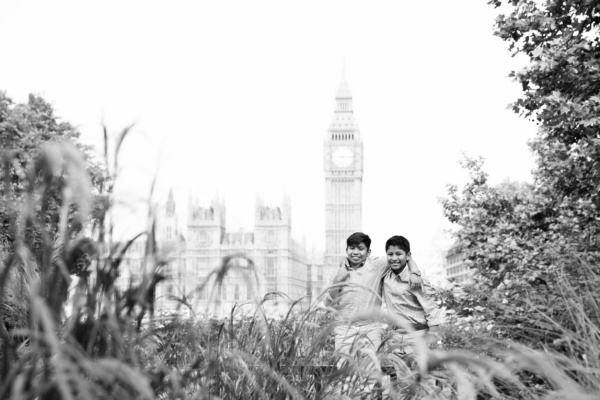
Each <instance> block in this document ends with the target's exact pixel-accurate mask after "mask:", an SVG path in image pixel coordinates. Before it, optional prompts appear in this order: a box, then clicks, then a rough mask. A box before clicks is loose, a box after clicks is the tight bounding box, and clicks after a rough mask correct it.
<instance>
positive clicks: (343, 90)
mask: <svg viewBox="0 0 600 400" xmlns="http://www.w3.org/2000/svg"><path fill="white" fill-rule="evenodd" d="M335 98H336V100H338V99H352V93H350V87H349V86H348V82H347V81H346V68H344V70H343V71H342V80H341V81H340V87H339V89H338V91H337V94H336V95H335Z"/></svg>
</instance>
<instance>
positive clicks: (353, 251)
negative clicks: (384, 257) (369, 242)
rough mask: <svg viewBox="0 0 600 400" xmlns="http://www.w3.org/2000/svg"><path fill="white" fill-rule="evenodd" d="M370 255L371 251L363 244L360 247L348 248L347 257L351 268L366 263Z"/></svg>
mask: <svg viewBox="0 0 600 400" xmlns="http://www.w3.org/2000/svg"><path fill="white" fill-rule="evenodd" d="M370 253H371V250H370V249H367V246H366V245H365V244H364V243H362V242H361V243H359V244H358V245H350V246H348V247H347V248H346V256H347V257H348V261H349V262H350V266H351V267H357V266H359V265H360V264H361V263H363V262H365V260H366V259H367V257H368V256H369V254H370Z"/></svg>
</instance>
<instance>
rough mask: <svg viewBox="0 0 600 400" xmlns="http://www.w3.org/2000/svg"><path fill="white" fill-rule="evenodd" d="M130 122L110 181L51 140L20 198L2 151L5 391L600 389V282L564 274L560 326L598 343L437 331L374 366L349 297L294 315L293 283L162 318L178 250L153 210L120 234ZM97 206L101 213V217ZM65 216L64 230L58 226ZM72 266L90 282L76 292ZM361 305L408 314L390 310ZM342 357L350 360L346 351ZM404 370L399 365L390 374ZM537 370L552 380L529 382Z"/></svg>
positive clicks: (592, 394) (144, 395) (413, 393)
mask: <svg viewBox="0 0 600 400" xmlns="http://www.w3.org/2000/svg"><path fill="white" fill-rule="evenodd" d="M130 129H131V127H128V128H126V129H125V130H123V132H122V133H121V134H120V136H119V139H118V141H117V146H116V150H115V154H114V156H113V159H112V162H110V159H109V152H108V145H105V148H104V154H105V162H106V165H107V166H109V165H110V166H112V171H109V172H108V180H107V181H108V184H107V185H105V186H102V188H101V189H100V191H99V192H94V190H93V189H92V187H91V185H90V182H89V178H88V177H87V176H86V173H85V164H84V161H83V158H82V157H81V156H80V155H79V154H78V153H77V151H76V150H75V149H74V147H73V146H71V145H70V144H69V143H66V142H64V143H58V144H53V145H51V146H48V147H47V148H45V149H44V151H42V153H41V156H40V157H39V158H38V159H37V160H36V162H35V163H33V165H31V166H30V167H29V175H28V181H27V191H26V194H25V196H24V197H23V198H22V199H16V198H15V197H14V195H13V193H12V192H11V190H10V179H9V177H8V171H9V169H8V167H7V166H9V165H10V163H11V156H10V153H4V154H3V155H2V162H3V167H4V172H3V175H4V176H3V179H4V182H5V183H4V192H3V193H2V204H1V207H2V209H3V210H5V213H4V214H5V215H8V216H12V217H13V219H12V220H8V221H7V222H6V223H5V224H4V228H3V229H7V230H8V231H9V232H8V233H9V234H10V235H11V237H12V238H14V240H13V244H12V245H11V246H7V245H6V244H4V243H3V244H2V246H3V247H2V249H1V253H0V261H1V262H2V265H1V268H2V270H1V271H0V300H1V305H2V307H0V317H2V322H3V323H2V324H0V340H1V346H0V361H1V362H0V373H1V375H0V398H2V399H5V398H6V399H9V398H12V399H42V400H46V399H80V398H81V399H113V398H114V399H154V398H165V399H166V398H169V399H171V398H172V399H209V398H221V399H240V398H244V399H265V398H268V399H313V398H314V399H324V398H343V397H340V396H347V397H345V398H357V399H358V398H361V399H369V398H373V397H374V396H375V393H376V392H377V391H379V392H381V393H383V394H384V395H385V396H386V397H389V398H401V399H418V398H423V399H425V398H427V399H473V400H474V399H480V398H481V399H492V398H495V399H496V398H497V399H533V398H552V399H575V398H577V399H592V398H595V399H597V398H600V388H599V385H600V383H599V382H600V379H598V378H599V377H598V373H599V370H600V365H599V360H598V351H599V350H598V349H600V339H599V336H600V335H599V333H598V315H600V313H597V314H596V315H595V316H589V315H586V314H585V313H584V312H583V311H582V308H581V307H580V306H579V305H580V304H581V303H582V302H583V301H588V302H589V301H593V302H596V303H594V304H595V306H596V310H598V304H597V294H596V291H595V290H596V288H595V287H588V289H587V290H588V291H587V292H585V291H584V292H581V291H580V290H577V291H576V290H575V289H574V288H572V287H570V286H569V285H566V286H565V287H564V290H565V292H564V298H565V299H566V305H567V306H568V310H569V312H570V313H571V315H572V317H573V320H574V321H576V322H577V324H576V327H575V329H567V328H564V327H562V326H559V327H557V329H563V333H564V337H565V338H566V339H565V340H567V341H568V343H569V345H571V346H574V345H577V346H579V347H578V348H581V349H584V351H585V353H583V354H582V355H581V356H580V357H571V358H568V357H565V356H563V355H560V354H556V353H551V352H544V351H535V350H532V349H530V348H526V347H523V346H518V345H514V344H513V345H512V349H511V350H510V351H506V350H504V349H505V347H504V348H503V350H502V351H500V350H499V348H494V347H490V348H486V351H487V352H488V355H485V354H483V351H481V352H480V353H477V352H467V351H442V350H435V351H431V350H429V349H428V348H427V347H426V345H425V343H424V342H423V341H420V342H417V344H416V345H415V348H414V350H413V352H412V353H411V354H409V355H405V354H404V349H403V348H402V347H401V345H393V344H392V343H391V341H388V340H384V344H383V345H382V347H381V348H380V349H379V351H378V352H371V353H369V352H364V356H365V357H367V358H368V359H369V360H370V362H371V364H370V365H371V366H372V370H370V371H366V370H365V363H363V362H359V360H357V359H356V358H354V357H345V356H344V355H341V354H336V353H335V352H334V351H333V338H332V335H331V332H332V330H333V329H334V327H335V326H336V324H339V323H347V322H348V321H341V322H340V321H339V320H338V318H337V316H336V310H335V305H334V306H333V307H330V308H325V307H323V306H322V304H321V303H320V299H317V301H316V302H315V303H313V304H312V305H311V306H310V307H309V308H308V309H304V310H299V309H298V308H299V302H298V301H294V302H291V307H290V312H288V314H287V315H285V316H284V317H283V318H282V319H280V320H275V319H269V318H267V316H266V314H265V311H264V305H265V303H266V302H268V301H272V300H273V299H276V298H277V296H284V295H283V294H270V295H269V296H268V297H265V298H263V299H260V298H258V296H254V300H253V304H254V308H253V310H254V311H253V313H251V314H247V315H244V314H242V313H239V314H238V311H239V310H238V309H236V308H234V309H233V310H232V311H231V315H230V318H228V319H225V320H202V319H198V318H184V319H182V318H180V317H179V316H178V315H177V314H173V315H170V316H164V317H161V318H153V314H154V302H155V298H154V293H155V292H156V288H157V285H160V282H161V281H162V280H164V279H165V276H164V275H163V274H162V269H163V267H164V266H165V265H167V264H168V260H167V259H164V258H163V257H162V256H161V255H160V254H159V253H158V251H157V243H156V239H155V227H156V223H155V218H154V215H153V213H152V211H151V212H150V213H149V215H148V224H147V226H148V228H147V231H146V232H144V233H141V234H139V235H136V236H135V237H134V238H132V239H131V240H130V241H129V242H127V243H124V244H120V243H113V241H112V232H113V228H112V222H111V218H110V210H111V205H112V202H113V201H114V199H113V198H112V186H113V184H114V182H115V180H116V179H117V172H118V162H117V160H118V153H119V149H120V148H121V145H122V143H123V140H124V139H125V137H126V136H127V134H128V133H129V132H130ZM105 140H106V141H108V134H107V133H106V129H105ZM57 187H58V188H60V192H59V193H60V195H58V196H57V195H56V188H57ZM152 190H153V189H152ZM150 197H152V193H150ZM94 199H96V200H97V201H100V204H101V205H104V206H101V207H98V204H97V203H94ZM57 201H58V203H56V202H57ZM50 205H52V206H55V207H57V209H58V210H59V212H58V214H57V215H58V221H51V220H49V218H50V214H49V212H50V210H51V207H50ZM92 209H95V210H98V209H100V212H99V213H96V214H95V215H93V216H91V215H90V210H92ZM150 210H152V208H151V207H150ZM54 222H55V223H57V225H56V226H57V229H56V232H55V233H53V231H52V230H49V229H48V225H49V224H50V223H54ZM90 235H91V237H92V238H90V237H89V236H90ZM142 237H143V238H145V240H146V249H145V257H144V263H145V271H146V273H145V274H144V277H143V278H142V280H141V282H140V283H139V284H137V285H134V284H133V283H131V285H130V287H129V288H128V289H127V290H125V291H120V290H118V288H117V286H116V285H115V281H116V280H117V278H118V277H119V271H120V269H121V268H123V266H122V261H123V259H124V257H125V254H126V252H127V249H128V248H129V247H130V246H131V245H132V244H133V243H134V242H135V241H136V240H140V239H141V238H142ZM36 254H38V255H39V256H38V257H36ZM240 258H243V256H242V255H236V256H232V257H227V258H225V259H224V260H223V262H222V264H221V265H220V266H218V267H217V268H216V269H215V270H214V272H213V273H212V274H211V276H210V277H209V279H207V280H206V281H205V282H198V285H197V288H196V290H202V289H204V288H205V287H206V285H209V284H210V285H211V286H212V288H211V291H212V292H213V293H217V292H218V290H219V288H220V285H222V283H223V280H224V279H226V277H227V274H228V272H230V271H232V270H241V271H242V276H243V277H244V281H245V282H246V284H247V285H250V286H253V285H255V282H256V279H255V274H256V270H255V268H254V265H253V263H252V261H251V260H249V259H246V265H247V266H248V267H244V268H242V267H240V264H239V263H238V262H237V261H239V259H240ZM236 260H237V261H236ZM582 265H584V264H582ZM587 267H588V268H589V269H590V271H592V272H593V271H594V270H593V268H592V267H591V266H587ZM72 275H76V276H78V281H77V283H76V285H75V287H74V289H73V291H72V295H71V296H70V298H69V296H68V292H67V288H68V287H69V284H70V283H71V280H72V279H73V278H72ZM253 293H255V294H256V293H257V291H256V290H255V289H254V290H253ZM578 296H579V297H578ZM212 297H213V298H215V299H218V298H219V297H220V296H218V295H216V296H212ZM188 298H189V296H188V295H186V294H184V295H182V296H181V298H180V299H179V300H180V302H181V305H182V307H191V306H190V304H189V303H188ZM217 301H218V300H217ZM68 302H70V303H68ZM67 304H68V305H69V308H70V312H69V315H68V316H66V315H65V307H66V306H67ZM359 318H363V319H369V320H378V321H381V322H385V323H387V324H389V325H392V326H393V325H395V326H405V325H406V324H405V322H404V321H402V320H401V319H399V318H398V317H395V316H391V315H387V314H385V313H377V314H372V315H364V316H360V317H359ZM551 321H552V319H550V320H549V321H548V322H549V323H552V322H551ZM447 329H452V327H448V328H447ZM340 358H342V359H345V360H346V362H345V363H341V364H340V363H339V360H340ZM336 365H341V366H340V367H337V368H336V367H335V366H336ZM380 367H383V369H384V370H385V371H386V373H385V374H384V373H383V372H382V371H381V369H380ZM391 371H394V372H395V375H396V378H395V379H393V380H391V381H390V380H389V379H387V373H390V372H391ZM525 372H529V373H531V374H534V375H536V376H538V377H539V378H540V380H541V381H542V382H543V384H541V385H538V386H536V385H531V384H529V383H528V382H524V381H523V379H522V376H523V373H525ZM374 377H375V381H376V382H378V384H375V385H374V384H373V382H374V380H373V378H374Z"/></svg>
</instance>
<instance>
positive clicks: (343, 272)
mask: <svg viewBox="0 0 600 400" xmlns="http://www.w3.org/2000/svg"><path fill="white" fill-rule="evenodd" d="M349 276H350V271H348V270H347V269H346V268H340V269H338V272H337V274H335V277H334V278H333V284H334V285H335V284H336V283H341V282H344V281H345V280H346V279H348V277H349Z"/></svg>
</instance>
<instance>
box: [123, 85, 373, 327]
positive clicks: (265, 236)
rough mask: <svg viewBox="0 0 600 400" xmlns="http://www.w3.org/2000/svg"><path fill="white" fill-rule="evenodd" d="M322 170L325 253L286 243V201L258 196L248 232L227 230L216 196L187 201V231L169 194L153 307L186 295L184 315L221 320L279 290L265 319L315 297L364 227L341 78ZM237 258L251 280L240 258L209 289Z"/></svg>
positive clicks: (356, 154) (140, 264)
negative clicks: (219, 283)
mask: <svg viewBox="0 0 600 400" xmlns="http://www.w3.org/2000/svg"><path fill="white" fill-rule="evenodd" d="M324 171H325V219H326V220H325V241H326V242H325V254H319V253H317V252H315V251H312V252H309V251H307V249H306V245H305V244H304V243H300V242H297V241H296V240H294V239H292V235H291V230H292V221H291V203H290V199H289V197H287V196H284V198H283V199H282V202H281V204H279V205H267V204H265V202H264V201H263V200H262V199H261V198H257V200H256V206H255V218H254V229H253V230H252V231H250V232H246V231H239V232H228V231H227V230H226V214H227V213H226V206H225V201H224V200H223V199H222V198H215V199H214V200H213V201H212V203H211V204H210V205H208V206H200V205H199V204H197V203H195V202H194V201H192V200H190V201H189V203H188V209H187V221H186V224H185V230H184V229H181V227H179V226H178V217H177V205H176V204H175V201H174V198H173V192H172V191H170V192H169V197H168V200H167V202H166V204H165V205H164V207H163V208H162V209H161V210H160V212H159V213H158V214H159V215H158V217H159V218H158V224H157V231H156V237H157V242H158V244H157V246H158V247H159V250H160V253H161V254H162V256H163V257H165V259H167V260H169V262H168V264H167V265H166V267H164V269H163V272H164V273H165V275H166V276H167V280H166V282H163V283H162V284H161V285H159V289H158V291H157V293H156V308H157V309H159V310H175V309H178V308H181V306H180V305H181V302H180V301H179V300H177V299H178V298H179V299H182V298H184V297H185V299H186V300H187V301H188V303H189V304H190V306H191V310H190V313H196V314H201V315H206V314H209V315H215V316H226V315H228V314H229V313H230V312H231V310H232V308H234V306H239V305H240V304H243V303H249V302H251V301H253V299H255V298H257V296H258V297H259V298H263V297H264V296H265V295H266V294H267V293H272V292H280V293H283V294H284V296H283V297H277V296H272V297H273V298H274V299H277V298H279V300H272V301H269V302H268V304H267V305H266V308H267V311H268V312H269V313H270V314H271V315H273V316H278V315H283V314H285V313H286V312H287V310H288V308H289V304H290V301H294V300H297V299H301V298H302V299H304V300H303V301H302V305H308V304H310V303H312V302H314V301H318V300H319V296H320V295H321V294H322V293H323V291H324V289H325V288H326V286H327V284H328V283H329V282H331V278H332V274H333V273H335V270H336V268H337V266H339V263H340V261H341V260H342V259H343V257H344V254H345V243H346V238H347V237H348V236H349V235H350V234H351V233H353V232H356V231H359V230H361V227H362V177H363V144H362V139H361V137H360V132H359V129H358V125H357V124H356V121H355V120H354V112H353V105H352V95H351V93H350V90H349V88H348V84H347V82H346V78H345V75H343V76H342V80H341V83H340V86H339V89H338V91H337V94H336V96H335V107H334V113H333V118H332V121H331V124H330V126H329V129H328V130H327V134H326V137H325V142H324ZM145 247H146V246H145V244H144V243H142V242H139V243H135V244H134V245H133V246H131V248H130V250H129V251H128V253H127V256H126V259H125V266H126V268H124V269H123V273H122V276H121V279H120V280H119V285H121V286H122V287H123V288H124V287H126V286H127V285H128V284H130V283H132V282H135V281H136V280H139V279H140V277H141V276H143V270H144V269H149V268H151V266H148V263H147V262H145V260H144V256H143V254H144V251H145ZM236 254H240V255H244V257H248V258H249V259H250V260H252V262H253V264H254V266H255V270H256V272H257V274H256V276H254V274H252V273H250V274H248V273H247V272H249V269H248V267H247V265H246V264H245V260H244V259H241V258H240V259H236V260H235V262H234V264H235V265H237V267H238V268H234V270H231V271H230V272H229V273H228V274H227V276H226V277H225V279H224V280H223V285H222V286H220V288H219V286H215V285H214V282H215V278H214V275H211V273H213V271H214V270H215V269H217V268H218V267H219V266H220V265H221V263H222V262H223V259H224V257H227V256H233V255H236ZM204 282H207V283H206V285H203V283H204ZM250 282H252V284H250ZM213 288H214V289H213ZM253 290H256V293H252V291H253ZM255 295H257V296H255ZM284 298H287V300H284ZM188 309H189V307H188Z"/></svg>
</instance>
